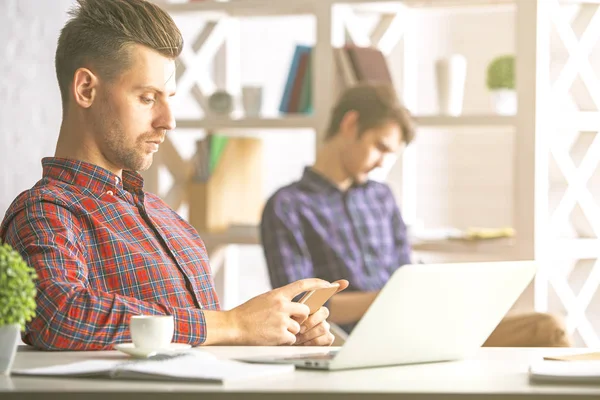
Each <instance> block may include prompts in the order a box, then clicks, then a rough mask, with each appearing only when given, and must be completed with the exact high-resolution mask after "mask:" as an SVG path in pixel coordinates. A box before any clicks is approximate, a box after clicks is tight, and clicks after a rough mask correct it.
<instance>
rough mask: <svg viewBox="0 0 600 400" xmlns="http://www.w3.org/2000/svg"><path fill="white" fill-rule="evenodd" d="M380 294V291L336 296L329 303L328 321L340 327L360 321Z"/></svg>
mask: <svg viewBox="0 0 600 400" xmlns="http://www.w3.org/2000/svg"><path fill="white" fill-rule="evenodd" d="M378 294H379V292H378V291H377V292H348V293H340V294H336V295H335V296H333V297H332V298H331V301H330V302H329V312H330V313H329V319H328V320H329V321H330V322H333V323H335V324H340V325H343V324H350V323H353V322H356V321H358V320H359V319H361V318H362V316H363V315H364V314H365V312H367V309H368V308H369V307H370V306H371V303H373V301H374V300H375V297H377V295H378Z"/></svg>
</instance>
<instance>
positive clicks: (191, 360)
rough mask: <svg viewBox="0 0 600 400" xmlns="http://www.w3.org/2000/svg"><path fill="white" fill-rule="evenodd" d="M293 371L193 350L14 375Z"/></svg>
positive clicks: (159, 376)
mask: <svg viewBox="0 0 600 400" xmlns="http://www.w3.org/2000/svg"><path fill="white" fill-rule="evenodd" d="M293 370H294V366H293V365H256V364H254V365H253V364H246V363H243V362H238V361H233V360H219V359H217V358H216V357H214V356H212V355H210V354H202V355H198V354H194V352H190V353H186V354H183V355H176V356H170V357H167V358H165V359H154V360H153V359H148V360H132V361H129V360H128V361H123V360H86V361H80V362H75V363H70V364H65V365H54V366H50V367H40V368H29V369H16V370H13V371H12V374H13V375H21V376H26V375H29V376H45V377H71V378H108V379H135V380H139V379H141V380H153V381H157V380H161V381H184V382H205V383H225V382H229V381H238V380H247V379H257V378H262V377H266V376H270V375H276V374H281V373H286V372H291V371H293Z"/></svg>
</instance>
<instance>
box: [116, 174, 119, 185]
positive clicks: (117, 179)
mask: <svg viewBox="0 0 600 400" xmlns="http://www.w3.org/2000/svg"><path fill="white" fill-rule="evenodd" d="M115 182H116V183H117V185H118V184H119V177H118V176H115Z"/></svg>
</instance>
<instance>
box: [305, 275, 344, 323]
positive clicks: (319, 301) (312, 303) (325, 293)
mask: <svg viewBox="0 0 600 400" xmlns="http://www.w3.org/2000/svg"><path fill="white" fill-rule="evenodd" d="M339 288H340V285H339V283H336V284H335V286H332V287H328V288H323V289H316V290H311V291H310V292H306V293H304V296H302V297H301V298H300V300H298V303H302V304H306V305H307V306H308V308H309V309H310V312H309V313H308V314H309V315H312V314H314V313H316V312H317V311H319V308H321V307H322V306H323V304H325V303H326V302H327V300H329V299H330V298H331V296H333V295H334V294H336V293H337V291H338V290H339Z"/></svg>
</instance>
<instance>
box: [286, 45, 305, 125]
mask: <svg viewBox="0 0 600 400" xmlns="http://www.w3.org/2000/svg"><path fill="white" fill-rule="evenodd" d="M311 49H312V47H310V46H305V45H301V44H299V45H296V49H295V50H294V56H293V58H292V63H291V65H290V72H289V73H288V77H287V81H286V83H285V89H284V91H283V96H281V103H280V104H279V112H281V113H284V114H285V113H287V112H288V110H289V105H290V97H291V96H292V89H293V87H294V81H295V78H296V75H297V73H298V65H299V64H300V58H301V56H302V54H303V53H310V52H311Z"/></svg>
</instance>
